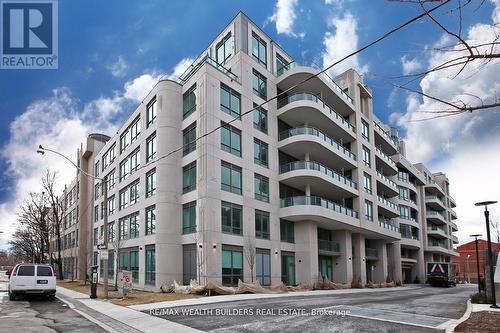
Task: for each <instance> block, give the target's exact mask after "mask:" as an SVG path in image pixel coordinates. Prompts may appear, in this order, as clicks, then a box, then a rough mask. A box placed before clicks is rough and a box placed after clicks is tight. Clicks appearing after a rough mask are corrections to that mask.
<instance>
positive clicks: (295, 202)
mask: <svg viewBox="0 0 500 333" xmlns="http://www.w3.org/2000/svg"><path fill="white" fill-rule="evenodd" d="M291 206H320V207H323V208H327V209H330V210H333V211H335V212H337V213H341V214H344V215H347V216H351V217H354V218H358V212H356V211H355V210H352V209H350V208H347V207H344V206H342V205H340V204H338V203H336V202H333V201H330V200H328V199H324V198H321V197H317V196H305V195H304V196H296V197H287V198H282V199H281V200H280V207H281V208H285V207H291Z"/></svg>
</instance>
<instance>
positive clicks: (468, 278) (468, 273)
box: [467, 254, 470, 283]
mask: <svg viewBox="0 0 500 333" xmlns="http://www.w3.org/2000/svg"><path fill="white" fill-rule="evenodd" d="M469 259H470V254H468V255H467V283H470V267H469Z"/></svg>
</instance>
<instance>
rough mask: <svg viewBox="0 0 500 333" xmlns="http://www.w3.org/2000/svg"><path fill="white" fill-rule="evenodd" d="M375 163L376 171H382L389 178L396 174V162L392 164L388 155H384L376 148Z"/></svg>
mask: <svg viewBox="0 0 500 333" xmlns="http://www.w3.org/2000/svg"><path fill="white" fill-rule="evenodd" d="M375 163H376V164H377V170H380V169H382V170H383V171H384V172H385V173H387V174H389V175H391V176H394V175H396V174H397V173H398V167H397V166H396V162H394V161H393V160H392V159H391V158H390V157H389V155H387V154H386V153H384V152H383V151H382V150H380V148H378V147H375Z"/></svg>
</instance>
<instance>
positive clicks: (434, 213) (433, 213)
mask: <svg viewBox="0 0 500 333" xmlns="http://www.w3.org/2000/svg"><path fill="white" fill-rule="evenodd" d="M425 215H427V216H428V217H437V218H441V219H443V220H445V221H446V219H445V217H444V216H443V214H441V213H440V212H437V211H435V210H427V211H425Z"/></svg>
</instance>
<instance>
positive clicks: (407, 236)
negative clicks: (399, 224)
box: [401, 232, 418, 240]
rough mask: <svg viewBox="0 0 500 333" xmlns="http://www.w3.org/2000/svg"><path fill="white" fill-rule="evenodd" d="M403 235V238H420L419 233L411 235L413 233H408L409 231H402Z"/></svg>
mask: <svg viewBox="0 0 500 333" xmlns="http://www.w3.org/2000/svg"><path fill="white" fill-rule="evenodd" d="M401 237H402V238H406V239H413V240H418V236H417V235H411V234H407V233H404V232H402V233H401Z"/></svg>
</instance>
